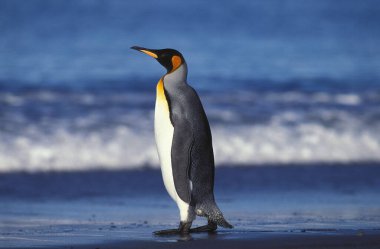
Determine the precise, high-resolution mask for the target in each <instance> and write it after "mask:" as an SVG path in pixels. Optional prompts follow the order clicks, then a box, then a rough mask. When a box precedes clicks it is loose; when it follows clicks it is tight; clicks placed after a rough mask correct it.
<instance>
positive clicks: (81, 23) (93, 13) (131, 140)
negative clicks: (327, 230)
mask: <svg viewBox="0 0 380 249" xmlns="http://www.w3.org/2000/svg"><path fill="white" fill-rule="evenodd" d="M379 26H380V5H379V4H377V2H376V1H371V0H363V1H355V0H348V1H328V0H321V1H311V0H310V1H280V0H268V1H226V0H225V1H207V2H205V1H191V2H178V1H174V0H167V1H159V2H157V1H62V0H58V1H4V0H1V1H0V31H1V32H0V33H1V35H0V172H13V171H30V172H35V171H49V170H89V169H99V168H101V169H138V168H144V167H153V168H157V167H158V158H157V153H156V148H155V144H154V135H153V116H154V102H155V100H154V98H155V84H156V82H157V81H158V79H159V78H160V77H161V75H162V74H164V69H163V68H162V67H161V66H160V65H159V64H158V63H157V62H155V61H154V60H152V59H151V58H150V57H147V56H144V55H142V54H139V53H137V52H136V51H133V50H130V49H129V47H130V46H133V45H140V46H145V47H148V48H166V47H171V48H175V49H178V50H179V51H181V52H182V53H183V55H184V56H185V58H186V60H187V63H188V66H189V83H190V84H191V85H192V86H193V87H194V88H195V89H196V90H197V91H198V92H199V94H200V97H201V99H202V101H203V103H204V106H205V110H206V113H207V115H208V117H209V121H210V124H211V128H212V132H213V143H214V150H215V157H216V163H217V166H219V165H246V166H250V165H269V164H271V165H273V164H276V165H278V164H294V163H302V164H306V165H307V164H315V163H317V162H318V163H319V162H322V163H323V162H325V163H331V162H339V163H352V162H367V161H372V162H377V163H378V162H380V47H379V45H378V44H380V27H379Z"/></svg>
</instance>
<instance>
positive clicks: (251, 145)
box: [0, 113, 380, 172]
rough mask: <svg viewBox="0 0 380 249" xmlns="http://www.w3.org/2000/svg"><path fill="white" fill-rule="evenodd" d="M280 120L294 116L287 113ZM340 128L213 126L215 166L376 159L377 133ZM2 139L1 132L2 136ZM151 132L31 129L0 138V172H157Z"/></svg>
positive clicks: (119, 127) (276, 121) (352, 122)
mask: <svg viewBox="0 0 380 249" xmlns="http://www.w3.org/2000/svg"><path fill="white" fill-rule="evenodd" d="M283 117H284V119H285V120H286V119H294V118H296V116H295V115H294V114H291V113H285V114H284V115H283ZM348 124H349V125H347V126H345V127H343V128H339V129H337V128H329V127H325V126H323V125H320V124H317V123H300V124H298V125H295V126H290V127H289V126H286V125H283V124H282V123H281V122H279V119H273V120H272V122H270V123H269V124H265V125H264V124H261V125H248V124H246V125H226V124H224V125H222V124H217V125H214V126H213V127H212V131H213V142H214V150H215V158H216V163H217V165H222V164H224V165H234V164H243V165H254V164H268V163H310V162H331V161H337V162H350V161H368V160H373V161H380V153H379V151H380V135H379V133H378V132H376V130H373V129H360V127H359V128H358V125H360V123H359V121H355V120H350V122H349V123H348ZM0 135H1V134H0ZM153 137H154V136H153V131H152V130H151V129H136V128H130V127H127V126H125V125H117V126H114V127H112V128H105V129H101V130H94V131H91V132H90V131H86V132H70V131H69V130H68V129H67V128H63V127H61V128H58V129H56V130H55V132H52V133H47V132H45V131H44V130H42V129H40V128H39V127H37V126H30V127H28V128H26V129H25V131H24V132H23V133H22V134H20V135H15V136H9V134H8V135H7V136H5V135H4V134H3V136H2V137H1V140H0V172H11V171H29V172H34V171H49V170H59V171H61V170H63V171H65V170H89V169H95V168H104V169H136V168H141V167H146V166H148V167H154V168H158V158H157V153H156V147H155V142H154V138H153Z"/></svg>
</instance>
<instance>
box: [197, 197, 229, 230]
mask: <svg viewBox="0 0 380 249" xmlns="http://www.w3.org/2000/svg"><path fill="white" fill-rule="evenodd" d="M197 214H198V215H200V216H206V217H207V218H208V219H209V220H210V221H212V222H214V223H216V224H217V225H218V226H221V227H224V228H233V226H232V225H231V224H230V223H228V222H227V221H226V219H225V218H224V216H223V213H222V211H220V209H219V207H218V206H217V205H216V203H215V201H210V202H207V203H203V204H201V205H200V206H199V207H198V208H197Z"/></svg>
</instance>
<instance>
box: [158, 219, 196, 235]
mask: <svg viewBox="0 0 380 249" xmlns="http://www.w3.org/2000/svg"><path fill="white" fill-rule="evenodd" d="M191 223H192V222H182V221H181V222H180V223H179V227H178V229H167V230H160V231H155V232H154V234H155V235H175V234H180V235H185V234H189V232H190V227H191Z"/></svg>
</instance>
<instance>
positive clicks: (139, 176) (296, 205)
mask: <svg viewBox="0 0 380 249" xmlns="http://www.w3.org/2000/svg"><path fill="white" fill-rule="evenodd" d="M379 173H380V168H379V167H378V165H376V164H373V163H372V164H371V163H367V164H363V163H361V164H352V165H341V164H337V165H333V164H331V165H307V166H305V165H293V166H286V165H282V166H265V167H260V166H256V167H244V166H240V167H237V166H236V167H220V168H218V169H217V174H216V186H215V188H216V189H215V191H216V193H215V194H216V199H217V202H218V204H219V206H220V208H221V209H222V211H223V213H224V215H225V217H226V218H227V219H228V220H229V221H230V222H231V223H232V224H233V225H234V228H233V229H231V230H229V229H223V228H222V229H218V231H217V233H214V234H207V233H200V234H191V235H190V236H154V235H153V234H152V232H153V231H156V230H160V229H166V228H174V227H176V226H177V225H178V222H179V220H178V219H179V218H178V217H179V216H178V215H179V214H178V210H177V207H176V206H175V203H174V202H173V201H172V200H171V199H170V198H169V196H168V195H167V193H166V192H165V189H164V186H163V184H162V181H161V174H160V171H158V170H152V169H141V170H132V171H128V170H127V171H104V170H100V171H86V172H49V173H34V174H30V173H9V174H2V175H0V190H1V191H0V193H1V194H0V201H1V202H0V203H1V204H0V224H1V225H0V248H179V247H181V248H192V247H193V246H196V247H200V248H231V247H233V248H252V247H256V246H257V247H260V248H278V247H281V248H326V247H327V248H378V246H379V245H380V244H379V243H380V239H379V238H380V236H379V235H380V198H379V191H378V190H379V189H380V181H379V179H378V177H377V176H378V175H379ZM204 223H205V220H204V219H202V218H199V217H198V218H197V219H196V221H195V222H194V226H198V225H202V224H204Z"/></svg>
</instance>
